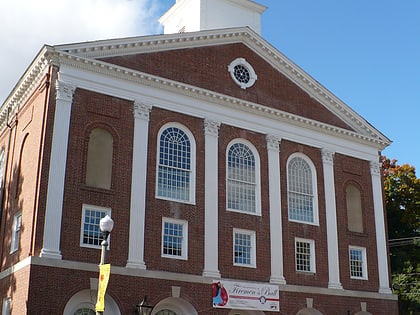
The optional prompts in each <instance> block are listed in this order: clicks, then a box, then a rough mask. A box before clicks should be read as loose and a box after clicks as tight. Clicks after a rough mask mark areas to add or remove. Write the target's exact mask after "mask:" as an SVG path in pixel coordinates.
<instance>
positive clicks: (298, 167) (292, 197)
mask: <svg viewBox="0 0 420 315" xmlns="http://www.w3.org/2000/svg"><path fill="white" fill-rule="evenodd" d="M287 200H288V207H289V220H291V221H298V222H304V223H312V224H318V202H317V189H316V172H315V167H314V165H313V163H312V161H311V160H310V159H308V158H307V157H306V156H304V155H303V154H294V155H292V156H290V157H289V160H288V162H287Z"/></svg>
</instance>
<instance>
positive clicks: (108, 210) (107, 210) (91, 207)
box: [80, 204, 111, 249]
mask: <svg viewBox="0 0 420 315" xmlns="http://www.w3.org/2000/svg"><path fill="white" fill-rule="evenodd" d="M86 210H91V211H97V212H102V213H103V216H102V217H104V216H106V215H109V216H111V208H105V207H100V206H94V205H88V204H83V206H82V222H81V225H80V247H87V248H95V249H101V244H100V243H101V242H99V245H93V244H86V243H84V242H83V239H84V224H85V216H86ZM98 230H99V233H101V230H100V229H99V223H98ZM100 237H101V239H102V235H101V234H100ZM109 246H110V235H108V247H107V249H109Z"/></svg>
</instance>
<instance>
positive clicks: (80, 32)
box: [0, 0, 420, 177]
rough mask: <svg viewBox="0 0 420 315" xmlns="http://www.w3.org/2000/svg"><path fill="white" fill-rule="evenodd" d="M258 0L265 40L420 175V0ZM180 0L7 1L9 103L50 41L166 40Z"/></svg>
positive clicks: (0, 66) (2, 34) (4, 34)
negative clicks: (162, 36)
mask: <svg viewBox="0 0 420 315" xmlns="http://www.w3.org/2000/svg"><path fill="white" fill-rule="evenodd" d="M255 1H256V2H258V3H261V4H263V5H265V6H267V7H268V9H267V10H266V12H265V13H264V14H263V16H262V35H263V37H264V38H265V39H266V40H267V41H268V42H270V43H271V44H272V45H273V46H274V47H276V48H277V49H278V50H279V51H281V52H282V53H283V54H285V55H286V56H287V57H288V58H289V59H291V60H292V61H293V62H295V63H296V64H297V65H298V66H300V67H301V68H302V69H303V70H305V71H306V72H307V73H309V74H310V75H311V76H312V77H313V78H315V79H316V80H318V81H319V82H320V83H321V84H322V85H324V86H325V87H326V88H327V89H328V90H330V91H331V92H332V93H334V94H335V95H336V96H337V97H338V98H340V99H341V100H342V101H344V102H345V103H346V104H347V105H348V106H350V107H351V108H353V109H354V110H355V111H356V112H358V113H359V114H360V115H361V116H362V117H364V118H365V119H366V120H367V121H369V122H370V123H371V124H372V125H373V126H374V127H375V128H377V129H378V130H380V131H381V132H382V133H383V134H385V135H386V136H387V137H388V138H390V139H391V140H392V141H393V143H392V144H391V146H390V147H388V148H386V149H385V150H384V152H383V153H384V154H385V155H387V156H388V157H389V158H396V159H397V160H398V164H403V163H408V164H411V165H413V166H415V167H416V168H417V170H418V171H417V176H418V177H419V175H420V140H419V137H420V136H419V135H420V131H418V125H420V109H419V108H420V1H419V0H401V1H395V0H393V1H391V0H319V1H315V0H255ZM174 3H175V0H131V1H129V0H60V1H58V2H57V1H56V0H37V1H33V0H18V1H0V42H1V43H2V48H1V50H0V54H1V55H0V56H1V57H2V58H1V60H2V62H1V63H0V103H1V104H2V103H3V101H4V100H5V99H6V98H7V96H8V94H9V93H10V92H11V90H12V89H13V87H14V85H15V84H16V83H17V81H18V80H19V78H20V76H21V75H22V74H23V73H24V71H25V69H26V67H27V66H28V65H29V64H30V62H31V61H32V60H33V58H34V57H35V55H36V54H37V53H38V51H39V50H40V49H41V47H42V45H43V44H51V45H54V44H62V43H71V42H80V41H87V40H97V39H109V38H116V37H126V36H136V35H149V34H157V33H159V32H161V27H160V26H159V24H158V22H157V19H158V17H159V16H160V15H161V14H162V13H163V12H164V11H166V10H167V9H168V8H169V7H170V6H171V5H172V4H174ZM45 8H51V10H45ZM69 12H71V14H69ZM41 17H42V18H41ZM110 17H111V18H110ZM16 21H25V23H23V24H19V23H16ZM31 23H34V24H35V25H36V26H37V27H33V28H29V27H27V26H28V25H31ZM51 25H53V27H52V28H51Z"/></svg>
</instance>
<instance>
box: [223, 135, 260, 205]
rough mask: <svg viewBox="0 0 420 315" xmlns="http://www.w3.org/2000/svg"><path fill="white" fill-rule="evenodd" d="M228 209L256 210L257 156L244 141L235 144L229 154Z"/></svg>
mask: <svg viewBox="0 0 420 315" xmlns="http://www.w3.org/2000/svg"><path fill="white" fill-rule="evenodd" d="M227 164H228V165H227V207H228V209H234V210H241V211H247V212H256V186H257V185H256V178H255V158H254V154H253V153H252V151H251V150H250V149H249V147H248V146H246V145H245V144H243V143H235V144H233V145H232V146H231V147H230V149H229V152H228V156H227Z"/></svg>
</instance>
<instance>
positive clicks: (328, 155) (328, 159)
mask: <svg viewBox="0 0 420 315" xmlns="http://www.w3.org/2000/svg"><path fill="white" fill-rule="evenodd" d="M321 153H322V163H327V164H331V165H332V164H334V154H335V152H333V151H331V150H328V149H322V150H321Z"/></svg>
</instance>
